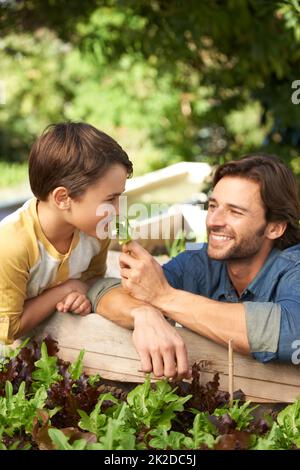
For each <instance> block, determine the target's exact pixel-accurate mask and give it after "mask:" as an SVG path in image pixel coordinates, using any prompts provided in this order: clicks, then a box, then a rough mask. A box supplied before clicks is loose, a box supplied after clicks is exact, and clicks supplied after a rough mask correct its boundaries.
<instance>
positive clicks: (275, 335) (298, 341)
mask: <svg viewBox="0 0 300 470" xmlns="http://www.w3.org/2000/svg"><path fill="white" fill-rule="evenodd" d="M163 270H164V273H165V276H166V278H167V280H168V282H169V283H170V285H171V286H172V287H174V288H175V289H181V290H185V291H188V292H191V293H193V294H199V295H203V296H205V297H208V298H210V299H214V300H218V301H220V302H242V303H243V305H244V307H245V314H246V324H247V334H248V340H249V344H250V350H251V353H252V355H253V356H254V357H255V358H256V359H257V360H258V361H260V362H268V361H272V360H274V361H284V362H293V363H299V355H300V349H299V347H300V244H298V245H295V246H293V247H290V248H287V249H285V250H282V251H281V250H278V249H276V248H274V249H273V250H272V251H271V253H270V254H269V256H268V258H267V260H266V262H265V264H264V265H263V267H262V269H261V270H260V271H259V272H258V274H257V275H256V277H255V278H254V279H253V281H252V282H251V283H250V284H249V285H248V286H247V288H246V289H245V290H244V291H243V293H242V295H241V296H240V297H239V296H238V294H237V292H236V291H235V289H234V287H233V285H232V284H231V281H230V278H229V276H228V273H227V267H226V262H225V261H217V260H213V259H211V258H209V257H208V255H207V244H206V243H203V244H201V246H200V248H199V249H197V250H191V251H185V252H184V253H181V254H180V255H178V256H177V257H176V258H174V259H172V260H171V261H169V262H168V263H167V264H165V265H164V266H163ZM297 348H298V352H299V354H298V356H297ZM295 358H296V359H298V362H295Z"/></svg>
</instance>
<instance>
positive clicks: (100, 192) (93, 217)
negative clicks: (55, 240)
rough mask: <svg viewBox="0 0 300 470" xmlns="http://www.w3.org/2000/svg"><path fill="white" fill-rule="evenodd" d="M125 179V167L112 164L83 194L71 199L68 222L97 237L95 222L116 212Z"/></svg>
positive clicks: (97, 222)
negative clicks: (76, 198)
mask: <svg viewBox="0 0 300 470" xmlns="http://www.w3.org/2000/svg"><path fill="white" fill-rule="evenodd" d="M126 179H127V171H126V169H125V167H123V165H118V164H116V165H113V166H112V167H111V168H109V169H108V170H107V172H106V173H105V175H104V176H103V177H102V178H100V179H99V181H98V182H97V183H95V184H93V186H91V187H90V188H89V189H87V191H86V192H85V193H84V194H83V196H81V197H80V198H79V199H78V200H75V199H71V211H70V212H69V216H68V219H69V220H68V222H69V223H71V224H72V225H74V227H76V228H78V229H79V230H81V231H82V232H85V233H86V234H87V235H90V236H92V237H97V233H96V230H97V224H99V222H100V221H101V220H104V218H105V220H107V216H109V215H110V214H112V216H113V215H115V214H118V212H119V197H120V195H121V194H122V193H123V191H124V190H125V183H126ZM106 204H107V210H106ZM99 206H100V207H99ZM113 208H114V210H113ZM97 210H98V215H97Z"/></svg>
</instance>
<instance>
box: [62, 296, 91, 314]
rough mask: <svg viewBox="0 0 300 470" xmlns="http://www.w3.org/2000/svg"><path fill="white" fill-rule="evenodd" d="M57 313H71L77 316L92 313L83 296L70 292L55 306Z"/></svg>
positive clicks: (88, 303)
mask: <svg viewBox="0 0 300 470" xmlns="http://www.w3.org/2000/svg"><path fill="white" fill-rule="evenodd" d="M56 308H57V310H58V311H59V312H72V313H77V314H78V315H82V316H84V315H88V314H89V313H91V311H92V305H91V302H90V301H89V299H88V298H87V297H86V295H85V294H82V293H81V292H76V291H74V292H71V293H70V294H68V295H67V296H66V297H65V298H64V299H63V300H61V301H60V302H58V303H57V304H56Z"/></svg>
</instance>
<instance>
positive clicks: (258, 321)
mask: <svg viewBox="0 0 300 470" xmlns="http://www.w3.org/2000/svg"><path fill="white" fill-rule="evenodd" d="M243 304H244V307H245V315H246V325H247V334H248V341H249V345H250V351H251V353H254V354H255V353H256V352H270V353H276V352H277V349H278V342H279V336H280V320H281V307H280V305H278V304H276V303H273V302H244V303H243ZM272 358H273V357H272Z"/></svg>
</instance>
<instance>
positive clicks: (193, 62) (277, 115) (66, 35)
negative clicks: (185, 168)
mask: <svg viewBox="0 0 300 470" xmlns="http://www.w3.org/2000/svg"><path fill="white" fill-rule="evenodd" d="M69 4H70V3H69V2H66V1H62V0H61V1H54V0H53V1H51V2H50V1H49V2H44V1H43V2H42V1H38V0H31V1H30V2H25V1H19V2H16V3H12V2H9V1H6V2H4V5H2V10H3V13H2V14H1V19H2V23H3V30H4V31H5V33H6V34H8V33H9V32H10V31H11V29H12V27H13V26H15V25H16V24H17V30H18V31H19V32H20V33H21V32H24V31H27V32H28V31H29V32H30V33H31V34H36V31H38V30H39V29H40V28H41V26H43V27H44V28H47V29H51V30H52V31H54V32H55V34H56V35H57V36H58V37H59V38H60V40H61V41H62V42H63V43H67V44H70V45H71V46H70V47H72V49H73V50H74V49H76V50H78V51H80V54H81V57H83V58H84V60H86V63H89V64H93V67H94V71H95V74H94V78H95V80H96V76H97V72H96V71H97V70H98V74H99V78H100V79H101V80H102V83H104V82H105V80H106V81H107V80H108V81H109V80H110V83H107V86H106V88H105V90H106V91H107V93H108V94H109V93H111V90H112V89H114V90H116V89H118V90H123V91H125V94H127V95H128V93H129V91H128V83H131V84H132V83H135V85H136V81H132V77H133V75H134V73H133V71H134V70H138V69H139V70H143V73H141V76H140V79H141V87H142V92H141V93H140V94H139V90H137V87H136V88H135V90H137V91H136V92H135V93H131V94H130V97H129V98H128V100H127V101H126V99H125V98H123V108H122V109H123V110H124V109H126V106H128V109H129V110H130V112H133V113H135V114H136V121H137V122H140V123H141V125H143V126H144V131H145V132H146V133H147V135H148V138H149V139H150V140H151V141H152V142H154V144H155V146H156V148H160V149H161V148H163V149H164V157H163V158H161V157H160V158H157V159H156V160H155V161H154V163H153V166H154V167H156V166H158V165H161V166H163V165H165V164H166V163H168V161H169V156H170V155H172V157H173V160H176V159H188V160H195V159H196V160H197V159H198V160H203V159H204V158H208V159H209V161H210V162H212V163H215V162H218V163H219V162H220V161H223V160H226V159H230V158H232V157H239V156H240V155H241V154H242V153H245V152H249V151H255V150H264V151H265V152H276V153H278V154H280V155H281V156H282V157H283V158H284V159H285V161H286V162H288V163H290V164H291V165H292V167H293V169H294V170H295V171H296V172H298V173H299V174H300V163H299V158H298V155H299V146H300V104H299V105H297V104H293V103H292V99H291V97H292V94H293V93H294V92H295V91H297V90H296V89H293V88H292V84H293V83H295V80H297V79H300V77H299V76H298V70H299V64H300V47H299V43H300V3H299V1H298V0H288V1H273V0H242V1H241V0H226V1H222V2H221V1H219V0H210V1H203V2H199V1H198V0H189V1H188V2H184V1H179V0H169V1H168V2H166V1H164V0H139V1H135V0H122V1H118V0H106V1H91V0H89V1H87V2H85V3H84V9H82V8H81V7H80V5H82V3H81V2H78V1H75V2H72V12H70V11H69ZM16 14H17V15H18V16H17V17H16ZM124 64H127V65H126V66H124ZM126 67H127V70H126ZM103 69H105V71H103ZM67 75H68V74H67ZM147 80H148V90H147V84H145V82H147ZM73 84H74V83H73V82H72V80H71V82H70V83H69V84H66V86H65V88H66V89H68V90H69V93H70V94H71V95H73V98H74V97H75V101H76V100H77V103H78V102H82V98H80V97H79V96H78V95H77V96H75V95H76V92H75V91H74V89H73V88H72V87H70V85H73ZM63 88H64V87H63ZM103 90H104V88H103ZM147 92H148V95H147V96H144V97H143V98H141V96H140V95H141V94H142V95H143V93H144V95H145V94H147ZM151 94H152V96H151ZM156 95H159V98H160V99H159V101H160V106H156V105H155V106H154V109H151V106H150V101H149V96H150V98H152V99H153V101H154V102H155V103H157V99H156ZM164 96H167V97H169V99H168V98H165V99H164ZM134 99H136V108H135V109H133V106H132V100H134ZM294 101H295V100H294ZM114 104H116V102H114ZM151 112H155V113H157V116H155V117H154V118H152V119H151V118H149V117H148V118H147V116H145V114H146V113H151ZM125 115H126V113H124V112H123V116H122V112H121V113H120V118H119V122H117V123H115V124H116V125H117V126H122V123H123V122H124V119H125V117H124V116H125ZM85 118H88V113H87V114H85Z"/></svg>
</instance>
